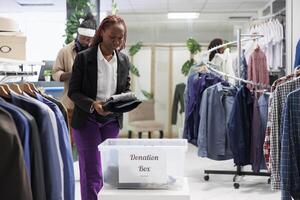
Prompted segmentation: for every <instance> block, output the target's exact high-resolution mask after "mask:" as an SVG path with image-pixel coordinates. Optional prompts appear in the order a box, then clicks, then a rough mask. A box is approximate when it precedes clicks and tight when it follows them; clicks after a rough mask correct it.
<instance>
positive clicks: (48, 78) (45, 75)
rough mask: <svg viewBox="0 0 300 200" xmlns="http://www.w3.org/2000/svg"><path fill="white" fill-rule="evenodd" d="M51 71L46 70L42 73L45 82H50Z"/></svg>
mask: <svg viewBox="0 0 300 200" xmlns="http://www.w3.org/2000/svg"><path fill="white" fill-rule="evenodd" d="M51 75H52V70H50V69H48V70H45V71H44V77H45V81H47V82H49V81H51Z"/></svg>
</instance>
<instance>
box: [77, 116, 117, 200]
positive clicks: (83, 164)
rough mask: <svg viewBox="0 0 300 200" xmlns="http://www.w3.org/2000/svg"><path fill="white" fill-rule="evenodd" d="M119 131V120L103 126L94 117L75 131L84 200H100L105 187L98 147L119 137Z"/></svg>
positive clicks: (82, 197)
mask: <svg viewBox="0 0 300 200" xmlns="http://www.w3.org/2000/svg"><path fill="white" fill-rule="evenodd" d="M119 130H120V129H119V124H118V121H117V120H113V121H109V122H106V123H104V124H101V123H98V122H97V121H96V120H95V119H94V118H92V117H90V118H88V120H87V122H86V124H85V125H84V126H83V127H81V128H80V129H73V135H74V140H75V143H76V145H77V150H78V160H79V169H80V188H81V199H82V200H97V199H98V198H97V195H98V192H99V191H100V189H101V188H102V186H103V180H102V171H101V158H100V152H99V150H98V145H99V144H101V143H102V142H103V141H104V140H106V139H107V138H116V137H118V134H119Z"/></svg>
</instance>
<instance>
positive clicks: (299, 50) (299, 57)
mask: <svg viewBox="0 0 300 200" xmlns="http://www.w3.org/2000/svg"><path fill="white" fill-rule="evenodd" d="M299 65H300V40H299V41H298V43H297V46H296V54H295V63H294V68H296V67H298V66H299Z"/></svg>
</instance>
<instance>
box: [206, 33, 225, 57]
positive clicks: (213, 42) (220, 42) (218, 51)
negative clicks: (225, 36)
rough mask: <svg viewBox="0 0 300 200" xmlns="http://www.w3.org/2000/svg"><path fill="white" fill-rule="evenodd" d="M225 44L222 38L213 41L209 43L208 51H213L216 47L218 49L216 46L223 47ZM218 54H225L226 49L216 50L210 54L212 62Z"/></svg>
mask: <svg viewBox="0 0 300 200" xmlns="http://www.w3.org/2000/svg"><path fill="white" fill-rule="evenodd" d="M223 43H224V42H223V40H222V39H220V38H216V39H213V40H212V41H211V42H210V43H209V45H208V50H209V49H212V48H214V47H216V46H220V45H222V44H223ZM217 53H220V54H222V53H224V48H220V49H217V50H214V51H212V52H210V54H209V61H212V60H213V58H214V57H215V55H216V54H217Z"/></svg>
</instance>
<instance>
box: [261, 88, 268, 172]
mask: <svg viewBox="0 0 300 200" xmlns="http://www.w3.org/2000/svg"><path fill="white" fill-rule="evenodd" d="M269 98H270V94H267V93H264V94H263V95H261V96H260V98H259V100H258V105H259V114H260V119H261V129H262V131H261V137H262V138H261V141H262V154H263V159H262V160H261V165H260V169H267V165H266V161H265V157H264V141H265V135H266V129H267V123H268V104H269Z"/></svg>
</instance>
